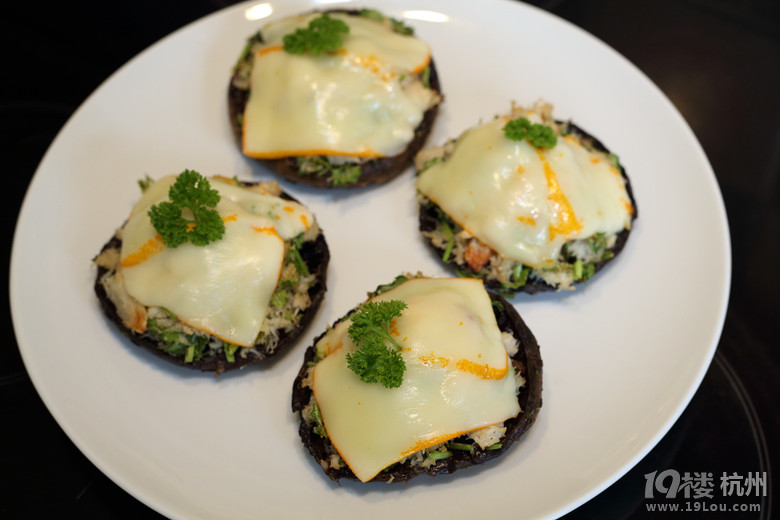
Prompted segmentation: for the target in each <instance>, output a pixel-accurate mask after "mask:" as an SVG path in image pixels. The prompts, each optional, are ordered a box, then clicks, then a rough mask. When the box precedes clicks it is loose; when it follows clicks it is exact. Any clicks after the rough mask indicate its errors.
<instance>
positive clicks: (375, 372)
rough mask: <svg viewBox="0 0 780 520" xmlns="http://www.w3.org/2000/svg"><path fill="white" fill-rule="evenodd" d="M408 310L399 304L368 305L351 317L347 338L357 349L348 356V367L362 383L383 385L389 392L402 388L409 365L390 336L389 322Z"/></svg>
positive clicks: (376, 303)
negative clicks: (350, 339)
mask: <svg viewBox="0 0 780 520" xmlns="http://www.w3.org/2000/svg"><path fill="white" fill-rule="evenodd" d="M406 307H407V305H406V303H404V302H402V301H400V300H390V301H382V302H368V303H365V304H364V305H363V306H362V307H361V308H360V310H358V311H357V312H356V313H355V314H353V315H352V317H351V320H352V323H351V324H350V326H349V329H348V330H347V334H349V337H350V338H352V341H354V342H355V345H357V346H358V349H357V350H355V352H353V353H351V354H347V366H349V368H350V369H351V370H352V371H353V372H355V373H356V374H357V375H358V376H360V380H361V381H363V382H365V383H381V384H383V385H384V386H385V387H387V388H398V387H399V386H401V381H402V380H403V375H404V372H405V371H406V363H404V360H403V358H402V357H401V354H400V350H401V345H399V344H398V343H397V342H396V341H395V339H393V336H392V335H391V334H390V322H391V321H392V320H393V318H397V317H398V316H400V315H401V313H402V312H403V310H404V309H406ZM387 342H389V345H388V343H387Z"/></svg>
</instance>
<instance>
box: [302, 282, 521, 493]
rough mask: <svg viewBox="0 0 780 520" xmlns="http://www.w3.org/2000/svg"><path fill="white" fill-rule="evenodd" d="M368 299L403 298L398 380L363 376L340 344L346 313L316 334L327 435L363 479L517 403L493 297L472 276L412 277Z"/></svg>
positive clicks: (395, 331) (515, 409)
mask: <svg viewBox="0 0 780 520" xmlns="http://www.w3.org/2000/svg"><path fill="white" fill-rule="evenodd" d="M374 300H378V301H382V300H403V301H404V302H406V304H407V305H408V308H407V309H406V310H404V312H403V314H402V315H401V316H400V317H399V318H396V319H395V320H394V321H393V323H392V325H391V334H392V335H393V336H394V338H395V339H396V341H397V342H398V343H399V344H401V345H402V347H403V350H402V351H401V355H402V356H403V358H404V361H405V363H406V372H405V374H404V378H403V381H402V383H401V386H400V387H398V388H390V389H389V388H386V387H384V386H382V385H381V384H377V383H372V384H368V383H364V382H362V381H360V378H359V377H358V376H357V375H356V374H355V373H354V372H352V371H351V370H350V369H349V368H348V366H347V361H346V354H347V353H348V352H351V351H353V350H354V349H355V345H354V344H353V342H352V340H351V339H350V338H349V336H348V335H347V329H348V327H349V324H350V321H349V320H345V321H343V322H341V323H338V324H337V325H336V326H335V327H334V328H333V329H331V330H330V331H329V332H328V333H327V334H326V335H325V336H323V338H321V340H320V341H319V342H318V344H317V349H318V350H319V351H320V352H323V353H325V352H326V353H328V355H327V357H326V358H325V359H323V360H322V361H320V362H319V363H318V364H317V365H316V366H315V367H314V369H313V376H312V378H313V379H312V388H313V391H314V396H315V399H316V401H317V404H318V406H319V408H320V412H321V414H322V419H323V424H324V426H325V429H326V431H327V433H328V436H329V438H330V440H331V442H332V443H333V445H334V446H335V447H336V449H337V450H338V452H339V454H340V455H341V457H342V458H343V459H344V461H345V462H346V463H347V464H348V465H349V467H350V469H351V470H352V471H353V473H355V475H356V476H357V477H358V478H359V479H360V480H362V481H364V482H365V481H367V480H370V479H371V478H373V477H374V476H375V475H376V474H377V473H378V472H380V471H381V470H382V469H384V468H386V467H387V466H389V465H390V464H392V463H394V462H397V461H400V460H402V459H404V458H405V457H407V456H409V455H412V454H414V453H416V452H417V451H420V450H421V449H424V448H427V447H431V446H435V445H437V444H439V443H442V442H444V441H447V440H449V439H452V438H455V437H457V436H459V435H462V434H464V433H467V432H470V431H473V430H476V429H479V428H483V427H486V426H490V425H493V424H499V423H502V422H503V421H505V420H506V419H509V418H511V417H514V416H516V415H517V414H518V413H519V412H520V407H519V405H518V402H517V381H516V379H515V375H514V370H513V369H512V366H511V363H510V361H509V358H508V355H507V352H506V349H505V347H504V346H503V344H502V341H501V332H500V330H499V329H498V326H497V324H496V321H495V316H494V314H493V310H492V305H491V301H490V298H489V297H488V295H487V293H486V292H485V290H484V287H483V285H482V282H481V281H480V280H474V279H465V278H464V279H414V280H410V281H407V282H405V283H403V284H402V285H400V286H398V287H396V288H395V289H392V290H391V291H388V292H386V293H384V294H381V295H379V296H377V297H375V298H374Z"/></svg>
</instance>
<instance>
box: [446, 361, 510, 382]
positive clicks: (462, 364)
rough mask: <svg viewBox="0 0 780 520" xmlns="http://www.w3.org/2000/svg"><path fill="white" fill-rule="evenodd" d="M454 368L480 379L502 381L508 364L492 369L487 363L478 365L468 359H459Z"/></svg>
mask: <svg viewBox="0 0 780 520" xmlns="http://www.w3.org/2000/svg"><path fill="white" fill-rule="evenodd" d="M455 366H456V367H457V368H458V370H462V371H463V372H468V373H470V374H474V375H475V376H478V377H480V378H482V379H503V377H504V376H505V375H506V371H507V366H508V364H507V366H505V367H504V368H493V367H491V366H490V365H488V364H487V363H486V364H484V365H480V364H479V363H474V362H473V361H469V360H468V359H459V360H458V362H457V363H456V364H455Z"/></svg>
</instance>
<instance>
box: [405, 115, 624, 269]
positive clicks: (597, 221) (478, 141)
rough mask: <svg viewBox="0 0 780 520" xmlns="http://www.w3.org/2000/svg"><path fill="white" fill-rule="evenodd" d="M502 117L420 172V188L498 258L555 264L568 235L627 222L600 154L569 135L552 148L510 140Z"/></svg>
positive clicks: (619, 192)
mask: <svg viewBox="0 0 780 520" xmlns="http://www.w3.org/2000/svg"><path fill="white" fill-rule="evenodd" d="M527 117H528V118H529V119H530V120H531V121H532V122H534V123H538V122H540V121H541V120H540V119H539V117H538V116H537V115H536V114H535V113H529V114H527ZM507 120H508V119H507V118H497V119H494V120H493V121H491V122H489V123H485V124H482V125H480V126H477V127H475V128H472V129H469V130H467V131H466V132H464V133H463V135H461V136H460V138H458V140H457V142H456V143H455V147H454V151H453V153H452V155H451V156H450V157H449V158H448V159H447V160H446V161H444V162H441V163H438V164H434V165H433V166H431V167H430V168H428V169H427V170H425V171H423V172H422V173H421V174H420V176H419V177H418V180H417V188H418V189H419V190H420V192H421V193H423V194H424V195H425V196H427V197H428V198H429V199H431V200H432V201H433V202H435V203H436V204H437V205H438V206H439V207H440V208H442V210H443V211H444V212H445V213H447V214H448V215H449V216H450V217H451V218H452V219H453V220H455V221H456V222H458V223H459V224H460V225H461V226H463V228H464V229H465V230H467V231H468V232H469V233H470V234H471V235H472V236H475V237H477V238H478V239H479V240H480V241H482V242H483V243H485V244H486V245H488V246H489V247H491V248H492V249H493V250H495V251H497V252H498V253H499V254H500V255H501V256H503V257H504V258H508V259H511V260H515V261H518V262H522V263H523V264H525V265H528V266H531V267H535V268H540V267H545V266H549V265H550V264H552V263H553V262H555V261H556V259H557V257H558V255H559V252H560V249H561V246H562V245H563V244H564V243H565V242H567V241H569V240H573V239H577V238H587V237H589V236H592V235H594V234H596V233H599V232H604V233H607V234H612V233H616V232H619V231H621V230H622V229H625V228H629V227H630V225H631V215H632V212H633V208H632V207H631V203H630V202H629V197H628V194H627V192H626V189H625V184H624V181H623V178H622V176H621V175H620V173H619V171H618V170H617V169H616V168H615V167H614V166H613V165H612V164H611V162H610V161H609V160H608V159H607V157H606V156H605V155H604V154H601V153H597V152H592V151H589V150H587V149H586V148H585V147H583V146H582V145H581V144H580V143H579V142H578V141H577V140H576V139H575V138H574V137H560V136H559V137H558V142H557V144H556V146H555V147H554V148H552V149H537V148H534V147H533V146H532V145H530V144H529V143H528V142H527V141H525V140H522V141H512V140H510V139H507V138H506V137H505V136H504V132H503V127H504V125H505V124H506V122H507Z"/></svg>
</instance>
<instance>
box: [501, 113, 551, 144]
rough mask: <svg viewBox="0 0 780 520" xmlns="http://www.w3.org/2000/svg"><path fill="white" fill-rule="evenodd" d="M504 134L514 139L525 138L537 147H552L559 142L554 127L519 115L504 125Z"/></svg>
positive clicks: (520, 139)
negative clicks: (533, 121) (532, 121)
mask: <svg viewBox="0 0 780 520" xmlns="http://www.w3.org/2000/svg"><path fill="white" fill-rule="evenodd" d="M504 135H505V136H506V137H507V139H511V140H513V141H522V140H523V139H525V140H526V141H528V142H529V143H531V145H532V146H535V147H536V148H552V147H554V146H555V144H556V143H557V142H558V137H557V136H556V135H555V132H553V129H552V128H550V127H549V126H547V125H543V124H540V123H531V122H530V121H529V120H528V119H527V118H525V117H518V118H517V119H513V120H512V121H509V122H508V123H507V124H505V125H504Z"/></svg>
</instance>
